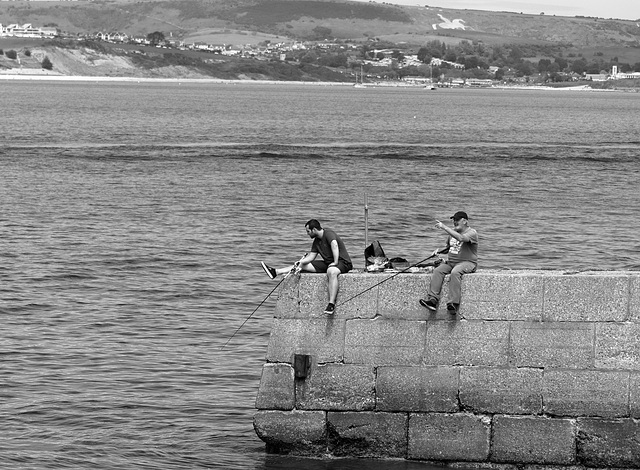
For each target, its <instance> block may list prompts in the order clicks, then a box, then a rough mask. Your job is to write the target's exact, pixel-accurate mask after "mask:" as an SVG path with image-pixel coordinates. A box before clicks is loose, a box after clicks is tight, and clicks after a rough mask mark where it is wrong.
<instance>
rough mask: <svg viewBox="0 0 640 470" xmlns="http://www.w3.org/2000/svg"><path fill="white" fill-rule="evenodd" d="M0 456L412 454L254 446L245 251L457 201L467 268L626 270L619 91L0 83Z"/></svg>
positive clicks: (150, 462) (250, 460)
mask: <svg viewBox="0 0 640 470" xmlns="http://www.w3.org/2000/svg"><path fill="white" fill-rule="evenodd" d="M0 107H1V109H2V118H1V122H2V127H1V131H0V197H1V201H2V209H1V211H0V239H1V240H2V245H1V246H2V249H1V250H0V358H1V361H2V362H0V468H8V469H17V468H23V469H47V470H48V469H54V468H63V469H65V468H78V469H101V470H107V469H109V470H111V469H114V468H144V469H164V470H166V469H182V468H184V469H193V468H225V469H247V468H250V469H276V468H291V469H294V468H301V467H305V468H307V469H310V470H314V469H345V468H349V469H364V468H367V469H368V470H375V469H383V468H384V469H402V470H405V469H414V468H415V469H417V468H420V469H427V468H431V467H428V466H427V465H425V464H422V463H418V462H402V461H394V462H381V461H345V460H339V461H335V460H324V461H323V460H310V459H294V458H290V457H275V456H268V455H266V454H265V452H264V445H263V443H262V441H260V440H259V439H258V438H257V437H256V436H255V433H254V431H253V427H252V418H253V414H254V411H255V410H254V402H255V397H256V393H257V389H258V384H259V379H260V373H261V368H262V364H263V362H264V356H265V353H266V346H267V342H268V337H269V331H270V326H271V316H272V311H273V305H274V298H275V295H274V296H272V297H271V298H269V299H268V300H267V301H266V302H265V304H264V305H263V306H262V308H260V309H259V310H258V311H257V312H256V313H255V314H254V315H253V316H252V317H251V318H250V319H249V320H248V321H247V323H246V324H245V325H244V326H243V327H242V329H241V330H240V331H239V332H238V333H237V334H236V335H235V337H233V339H232V340H231V341H230V342H229V344H228V345H227V346H226V347H225V348H224V349H222V350H221V347H222V346H223V345H224V344H225V342H226V341H227V340H228V339H229V338H230V337H231V336H232V335H233V334H234V333H235V332H236V330H237V329H238V327H240V325H241V324H242V322H243V321H245V320H246V319H247V317H248V316H249V315H250V314H251V312H252V311H253V310H254V309H255V308H256V307H257V306H258V305H259V304H260V302H261V301H262V300H263V299H264V298H265V296H267V294H269V292H270V291H271V290H272V289H273V287H274V286H275V282H274V281H271V280H269V279H268V278H267V277H266V276H265V275H264V273H263V272H262V270H261V268H260V265H259V262H260V261H261V260H265V261H267V262H268V263H270V264H274V265H276V266H277V265H281V264H283V263H288V262H292V261H295V260H296V259H298V258H299V256H300V255H301V254H303V253H304V252H305V251H307V250H308V249H309V246H310V240H309V239H308V238H307V237H306V234H305V231H304V223H305V222H306V221H307V220H308V219H310V218H318V219H319V220H320V221H321V222H322V223H323V224H324V225H325V226H327V227H331V228H334V229H335V230H336V231H337V232H338V233H339V234H340V235H341V236H342V237H343V238H344V240H345V242H346V244H347V247H348V248H349V250H350V252H351V254H352V257H353V258H354V260H355V264H356V267H362V265H363V256H362V254H363V249H364V228H365V227H364V216H363V214H364V209H363V203H364V198H365V196H366V197H367V198H368V203H369V226H368V227H369V239H370V240H373V239H377V240H379V241H380V242H381V244H382V246H383V248H384V249H385V252H386V253H387V255H388V256H389V257H395V256H401V257H404V258H406V259H408V260H409V261H410V262H412V263H416V262H418V261H420V260H422V259H423V258H425V257H426V256H428V254H429V253H430V252H431V251H433V249H435V248H436V247H438V246H440V245H441V244H442V243H443V242H444V240H443V236H442V232H441V231H438V230H436V229H434V228H433V218H437V219H442V220H448V217H449V216H450V215H451V214H453V213H454V212H455V211H457V210H465V211H467V212H468V213H469V214H470V217H471V224H472V226H474V227H475V228H476V229H477V230H478V232H479V234H480V259H481V262H480V269H489V268H490V269H523V268H532V269H565V270H575V271H579V270H594V269H595V270H638V269H639V268H640V255H639V254H640V238H639V237H638V233H640V218H639V217H638V213H639V210H640V191H638V189H637V188H638V179H639V178H638V176H639V171H638V170H639V167H640V137H639V136H638V131H637V123H638V120H639V119H640V94H634V93H588V92H575V91H554V92H543V91H531V90H528V91H518V90H437V91H430V90H425V89H420V88H375V89H356V88H351V87H338V86H303V85H286V86H285V85H258V84H247V85H220V84H188V83H182V84H179V83H177V82H174V83H164V84H158V83H105V82H98V81H96V82H86V83H45V82H40V83H38V82H8V81H0Z"/></svg>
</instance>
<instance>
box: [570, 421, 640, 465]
mask: <svg viewBox="0 0 640 470" xmlns="http://www.w3.org/2000/svg"><path fill="white" fill-rule="evenodd" d="M639 426H640V423H638V421H635V420H632V419H615V420H608V419H596V418H584V419H578V439H577V441H578V442H577V446H578V457H579V459H580V460H581V461H582V462H583V463H584V464H585V465H586V466H589V467H605V468H610V467H623V468H624V467H627V468H636V469H637V468H640V440H639V439H638V436H639V435H640V429H639Z"/></svg>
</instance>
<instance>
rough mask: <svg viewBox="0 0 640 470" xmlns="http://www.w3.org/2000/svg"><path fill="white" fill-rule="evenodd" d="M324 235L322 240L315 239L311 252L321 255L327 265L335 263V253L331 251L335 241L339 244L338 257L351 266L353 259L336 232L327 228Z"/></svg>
mask: <svg viewBox="0 0 640 470" xmlns="http://www.w3.org/2000/svg"><path fill="white" fill-rule="evenodd" d="M323 230H324V235H323V237H322V239H320V238H315V239H314V240H313V244H312V245H311V251H312V252H315V253H318V254H320V256H322V259H323V260H325V262H327V263H333V261H334V260H333V252H332V251H331V242H332V241H333V240H335V241H337V242H338V251H339V254H338V257H339V259H341V260H342V261H345V262H348V263H349V264H351V258H350V257H349V253H347V248H346V247H345V246H344V243H343V242H342V240H341V239H340V237H339V236H338V235H336V232H334V231H333V230H331V229H330V228H325V229H323Z"/></svg>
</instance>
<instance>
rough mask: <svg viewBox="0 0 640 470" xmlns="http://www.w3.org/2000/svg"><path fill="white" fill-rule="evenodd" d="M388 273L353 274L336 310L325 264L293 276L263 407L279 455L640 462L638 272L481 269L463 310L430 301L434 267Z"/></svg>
mask: <svg viewBox="0 0 640 470" xmlns="http://www.w3.org/2000/svg"><path fill="white" fill-rule="evenodd" d="M391 276H392V274H384V273H381V274H370V273H353V274H352V273H349V274H346V275H342V276H341V277H340V282H341V284H340V294H339V297H338V306H337V308H336V312H335V314H334V315H332V316H326V315H324V314H323V313H322V312H323V309H324V307H325V305H326V299H327V294H326V287H327V286H326V277H325V276H324V275H316V274H303V275H301V276H292V277H290V278H289V279H287V280H285V281H284V282H283V283H282V285H281V288H280V290H279V296H278V300H277V302H276V306H275V311H274V316H275V318H274V321H273V325H272V330H271V336H270V339H269V345H268V349H267V357H266V363H265V364H264V366H263V370H262V378H261V380H260V388H259V392H258V396H257V399H256V408H257V412H256V414H255V418H254V427H255V430H256V433H257V435H258V436H259V437H260V438H261V439H262V440H263V441H264V442H265V443H266V449H267V451H268V452H274V453H286V454H292V455H304V456H316V457H322V456H330V457H364V458H371V457H376V458H394V459H397V458H402V459H410V460H421V461H429V462H433V463H437V464H440V465H449V466H456V465H458V466H459V465H463V466H473V467H474V468H494V469H502V468H504V469H516V468H518V469H522V468H530V469H541V468H553V469H557V468H562V467H571V468H572V469H580V468H605V467H607V468H636V469H637V468H640V429H639V426H640V273H638V272H601V271H599V272H579V273H571V272H559V271H479V272H478V273H475V274H469V275H467V276H465V277H464V278H463V285H462V303H461V307H460V312H459V314H458V315H457V316H456V317H453V316H451V315H449V313H447V311H446V308H445V302H442V304H441V307H440V309H439V310H438V311H437V312H429V311H428V310H426V309H424V308H423V307H421V306H420V305H419V303H418V300H419V299H420V298H422V297H425V292H426V289H427V286H428V284H429V280H430V277H431V276H430V274H409V273H407V274H405V273H402V274H399V275H396V276H395V277H393V278H391V279H389V280H388V281H386V282H382V283H381V281H384V280H385V279H387V278H390V277H391ZM372 287H373V288H372ZM363 291H366V292H365V293H364V294H362V295H359V296H357V297H355V298H353V299H351V300H348V301H347V302H346V303H344V304H341V302H344V301H345V300H347V299H350V298H352V297H353V296H355V295H356V294H358V293H360V292H363ZM446 291H447V284H446V282H445V285H444V295H446Z"/></svg>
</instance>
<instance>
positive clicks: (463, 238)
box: [436, 220, 472, 243]
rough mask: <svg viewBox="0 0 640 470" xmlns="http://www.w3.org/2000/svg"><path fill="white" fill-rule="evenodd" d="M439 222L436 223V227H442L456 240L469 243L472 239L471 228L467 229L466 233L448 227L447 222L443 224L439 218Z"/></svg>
mask: <svg viewBox="0 0 640 470" xmlns="http://www.w3.org/2000/svg"><path fill="white" fill-rule="evenodd" d="M437 222H438V223H437V224H436V227H438V228H441V229H442V230H444V231H445V232H447V233H448V234H449V235H450V236H452V237H453V238H455V239H456V240H458V241H461V242H463V243H469V242H471V241H472V239H471V237H470V236H469V233H470V232H471V230H467V231H466V232H465V233H458V232H456V231H455V230H453V229H452V228H449V227H447V226H446V225H445V224H443V223H442V222H440V221H439V220H438V221H437Z"/></svg>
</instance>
